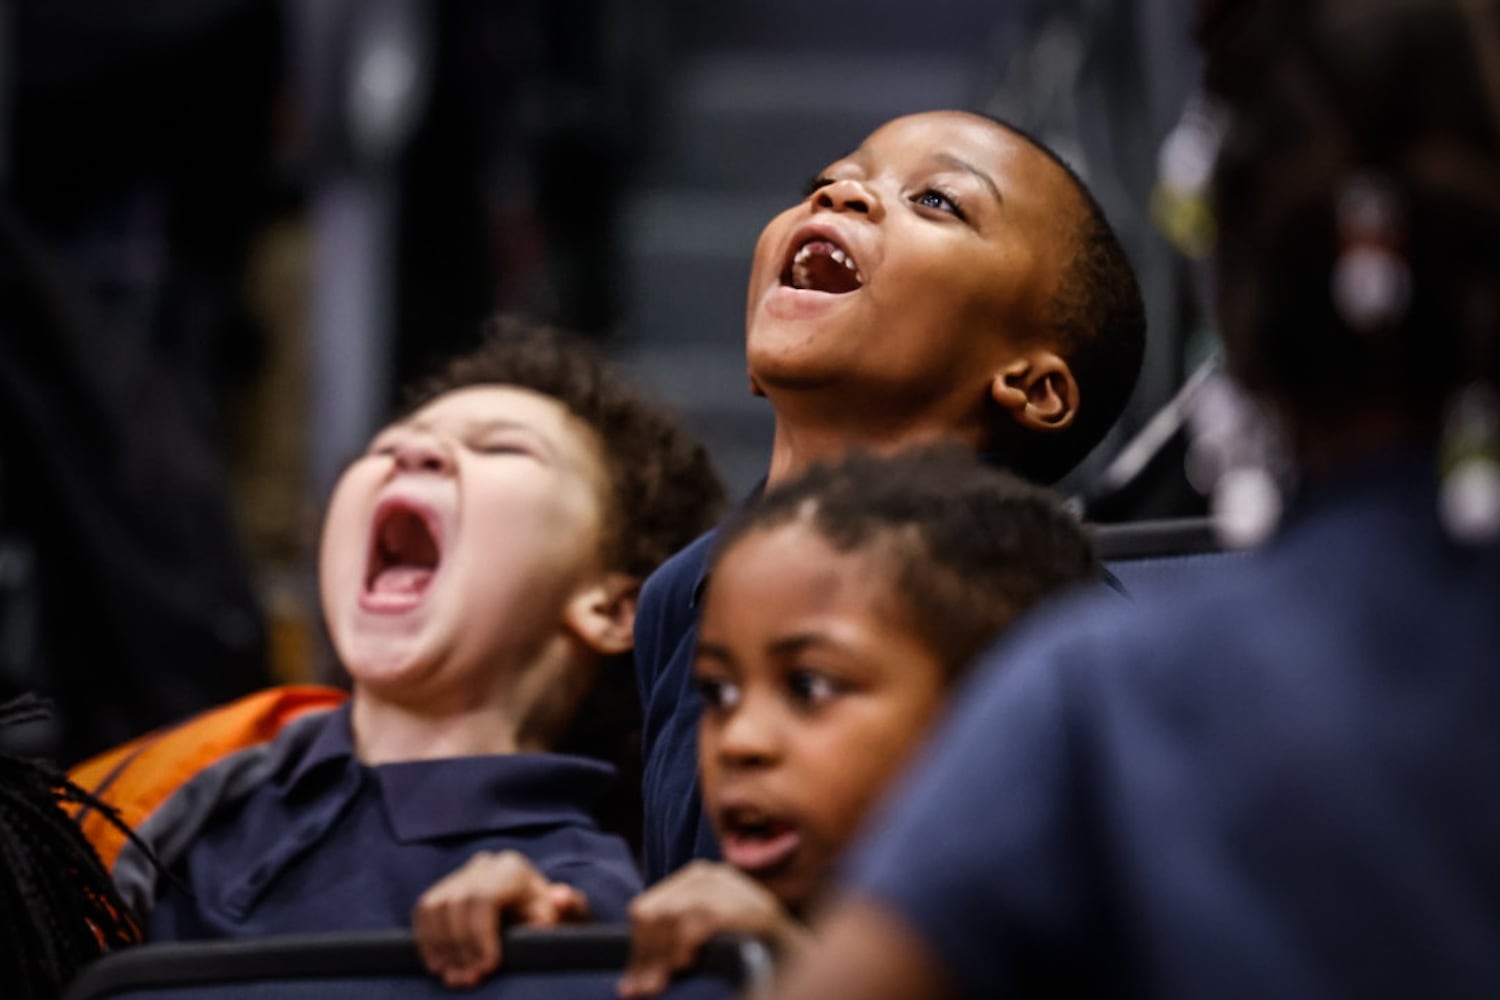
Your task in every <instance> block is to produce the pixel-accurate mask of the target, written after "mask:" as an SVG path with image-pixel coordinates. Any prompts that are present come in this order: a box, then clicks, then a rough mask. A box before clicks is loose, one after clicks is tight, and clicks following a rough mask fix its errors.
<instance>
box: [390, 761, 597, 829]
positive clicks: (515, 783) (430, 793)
mask: <svg viewBox="0 0 1500 1000" xmlns="http://www.w3.org/2000/svg"><path fill="white" fill-rule="evenodd" d="M370 772H371V773H372V774H373V775H374V777H375V780H376V783H377V784H378V786H379V789H380V793H381V799H382V801H383V804H384V809H385V813H386V817H387V819H388V820H389V821H390V824H391V829H392V831H394V833H395V835H396V839H397V840H398V841H400V842H402V843H407V842H410V841H415V840H432V839H436V838H439V837H451V836H461V835H465V834H474V833H479V832H484V831H499V830H512V829H520V828H524V827H530V828H535V827H556V826H584V827H588V828H595V827H597V826H598V824H597V822H596V821H595V819H594V809H595V807H596V805H597V804H598V803H599V802H600V800H601V799H602V798H603V797H604V794H605V793H606V792H607V791H608V790H609V788H610V786H611V785H612V784H613V782H614V780H615V769H614V768H613V767H611V766H610V765H608V764H605V763H602V762H600V761H596V760H592V759H589V758H587V757H573V756H569V755H566V754H550V753H518V754H486V755H482V756H475V757H450V758H446V759H443V760H418V761H406V762H402V763H395V764H381V765H379V766H377V767H373V768H371V769H370Z"/></svg>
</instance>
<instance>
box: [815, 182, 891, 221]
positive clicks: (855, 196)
mask: <svg viewBox="0 0 1500 1000" xmlns="http://www.w3.org/2000/svg"><path fill="white" fill-rule="evenodd" d="M813 205H814V207H816V208H823V209H828V210H829V211H833V212H858V213H860V214H861V215H867V216H869V217H870V221H872V222H879V221H880V220H881V219H882V218H883V217H884V216H885V206H884V205H882V204H881V202H880V196H879V195H877V194H876V193H875V190H874V189H873V188H870V187H867V186H866V185H865V184H863V183H861V182H860V181H857V180H855V179H854V178H852V177H842V178H840V179H839V180H836V181H834V182H833V183H832V184H825V185H823V186H822V187H820V188H818V190H817V191H816V192H815V193H814V194H813Z"/></svg>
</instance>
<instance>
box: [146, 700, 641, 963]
mask: <svg viewBox="0 0 1500 1000" xmlns="http://www.w3.org/2000/svg"><path fill="white" fill-rule="evenodd" d="M316 724H317V725H318V727H319V729H318V731H317V732H316V733H314V734H313V735H312V736H311V739H310V741H309V742H308V744H307V749H306V750H305V751H304V752H303V753H301V754H300V755H296V756H293V757H291V758H290V759H289V760H288V761H287V763H286V764H285V765H283V766H282V767H281V768H280V769H279V770H278V771H277V772H276V773H275V774H273V775H272V776H271V779H270V780H269V781H267V782H266V783H265V784H263V785H261V786H260V787H259V788H257V789H256V790H255V791H253V792H252V793H251V794H249V795H248V796H246V797H245V798H243V799H241V800H239V801H237V802H230V803H225V804H224V806H222V807H221V808H219V809H218V810H217V811H216V812H215V813H214V814H213V815H212V816H211V817H210V818H209V820H208V821H207V823H206V825H205V826H204V827H203V829H202V830H201V831H200V832H199V833H198V835H197V837H196V838H195V839H194V840H193V842H192V844H191V846H190V847H188V849H187V851H186V854H185V855H184V856H183V858H182V860H181V861H180V862H179V863H178V864H176V865H174V867H173V871H174V874H175V875H177V877H178V878H179V879H181V881H182V882H184V883H185V884H186V885H187V886H189V887H191V889H192V892H193V894H194V895H195V896H196V899H194V898H190V897H189V896H188V895H187V894H185V893H184V892H182V890H181V889H179V888H178V887H176V886H174V885H172V884H171V882H170V881H169V880H163V881H162V882H161V892H160V894H159V896H158V898H157V901H156V904H155V906H154V908H153V909H152V911H151V913H150V915H149V918H148V920H149V925H148V935H149V937H150V938H151V939H153V940H196V939H205V938H222V937H251V936H259V935H266V934H295V933H304V932H315V931H330V930H340V931H357V930H376V929H388V928H396V927H406V926H409V924H410V917H411V909H412V906H413V904H414V903H415V902H416V900H417V897H418V896H420V895H421V893H422V892H423V891H424V890H426V889H427V888H428V887H429V886H431V885H432V884H433V883H434V882H436V881H438V880H439V879H440V878H442V877H443V876H445V875H447V874H449V873H450V872H452V871H453V870H454V869H456V868H458V867H459V866H460V865H462V864H463V863H464V862H465V861H467V860H468V859H469V858H470V857H471V856H472V855H473V854H475V853H476V852H478V851H503V850H516V851H520V852H521V853H523V854H525V855H527V856H528V857H529V858H531V860H532V861H533V862H534V863H535V864H536V866H537V868H538V869H539V870H540V871H541V872H542V873H543V874H544V875H546V876H547V877H548V878H549V879H551V880H553V881H558V882H565V883H568V884H570V885H573V886H576V887H577V888H579V889H580V890H582V891H583V892H584V893H585V894H586V895H587V896H588V899H589V903H590V905H591V906H592V908H593V912H594V915H595V917H596V918H597V919H599V920H601V921H616V920H621V919H623V918H624V916H625V909H626V905H627V904H628V902H629V901H630V899H631V898H632V897H633V896H634V895H635V894H636V893H637V892H639V891H640V888H641V884H640V878H639V876H638V874H637V873H636V870H635V866H634V863H633V861H632V859H631V854H630V849H629V848H628V846H627V845H626V843H625V842H624V841H623V840H622V839H620V838H619V837H616V836H613V835H610V834H607V833H604V832H602V831H601V830H600V829H599V828H598V825H597V824H596V823H595V821H594V819H593V816H592V814H591V808H592V806H593V804H594V803H595V802H596V801H598V800H599V799H601V797H602V795H603V793H604V792H605V791H606V790H607V788H608V787H609V784H610V783H611V782H612V781H613V780H614V770H613V768H611V767H609V766H608V765H606V764H602V763H599V762H596V761H592V760H588V759H586V758H581V757H569V756H563V755H559V754H498V755H484V756H474V757H454V758H449V759H446V760H430V761H410V762H404V763H395V764H381V765H378V766H375V767H367V766H365V765H364V764H361V763H360V762H359V760H358V759H357V758H356V757H355V756H354V745H353V737H352V732H351V729H350V724H349V708H348V706H344V707H343V708H340V709H337V710H335V711H332V712H329V713H328V714H327V715H326V717H324V718H323V719H321V720H318V721H317V723H316Z"/></svg>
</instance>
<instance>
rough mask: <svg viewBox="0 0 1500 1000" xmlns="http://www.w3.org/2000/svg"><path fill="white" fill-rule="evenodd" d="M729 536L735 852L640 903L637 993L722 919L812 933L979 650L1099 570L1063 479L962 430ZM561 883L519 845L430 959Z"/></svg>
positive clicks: (708, 607) (455, 960)
mask: <svg viewBox="0 0 1500 1000" xmlns="http://www.w3.org/2000/svg"><path fill="white" fill-rule="evenodd" d="M721 537H722V539H723V541H722V544H721V547H720V549H719V551H718V554H717V556H716V558H715V560H714V566H713V572H712V576H711V578H710V581H711V582H710V583H709V585H708V590H707V593H706V595H705V603H704V608H703V626H702V631H701V633H700V636H699V641H698V649H697V654H696V657H695V660H694V668H693V671H694V677H695V680H696V683H697V686H698V688H699V690H700V691H701V692H702V695H703V699H704V702H705V709H704V713H703V718H702V722H701V724H700V769H701V774H702V782H703V790H704V803H705V806H706V810H707V814H708V817H709V819H710V821H711V822H712V823H713V826H714V832H715V834H716V835H717V836H718V838H719V841H720V843H721V844H722V845H723V847H724V855H725V859H726V860H725V863H722V864H718V863H709V862H698V863H696V864H694V865H692V866H690V867H688V868H686V869H684V870H683V871H681V872H679V873H677V874H676V875H674V876H672V877H670V878H668V879H667V880H665V881H664V882H662V883H660V884H658V885H657V886H655V887H654V888H653V889H651V890H650V891H648V892H647V893H646V894H644V895H643V896H641V897H639V898H638V899H637V900H636V901H635V903H634V904H632V906H631V909H630V916H631V922H632V925H633V938H634V954H633V959H632V964H631V967H630V969H629V970H628V971H627V973H626V976H625V978H624V980H623V981H622V983H621V991H622V993H623V994H625V995H627V996H645V995H649V994H652V993H656V992H658V991H660V990H661V989H662V988H663V987H665V985H666V983H667V981H668V980H669V978H670V977H671V975H672V973H673V972H674V971H676V970H678V969H680V968H683V967H684V966H686V965H688V964H690V963H691V962H692V960H693V957H694V955H695V954H696V952H697V950H698V948H699V946H700V945H701V944H702V943H703V942H704V941H705V940H706V939H707V938H708V937H709V936H711V935H713V934H715V933H718V932H720V931H730V930H738V931H744V932H748V933H754V934H759V935H762V936H765V937H767V938H769V939H771V940H772V941H773V942H774V943H776V944H777V945H778V946H780V947H781V948H782V949H783V950H793V949H795V947H796V945H797V943H798V942H799V941H800V939H801V937H802V924H801V921H802V919H803V917H804V915H805V914H806V912H807V909H808V907H809V905H810V904H811V903H812V902H813V901H814V900H815V899H816V898H817V896H818V894H819V892H820V891H821V889H822V887H823V885H824V884H825V882H826V880H827V878H828V875H829V871H830V868H831V866H832V864H833V861H834V859H835V858H836V857H837V855H838V853H839V852H840V850H841V849H842V847H843V845H844V844H845V843H846V842H847V841H848V840H849V838H850V837H851V836H852V835H853V833H854V830H855V829H856V827H857V826H858V824H859V822H860V820H861V819H862V818H863V816H864V815H865V813H866V812H867V810H868V809H869V807H870V805H871V804H872V803H873V802H874V801H875V799H876V798H877V797H878V796H879V795H880V793H881V792H882V790H883V789H884V788H885V787H886V786H887V785H888V784H889V783H890V781H891V780H892V778H893V777H894V776H895V775H896V773H897V772H898V771H899V770H900V768H901V766H902V764H903V763H904V762H905V761H906V760H907V759H908V757H910V755H911V754H912V753H913V751H914V750H915V749H916V748H917V746H918V745H919V744H920V743H921V741H922V738H923V736H924V734H925V733H926V731H927V729H928V727H929V725H930V724H931V722H932V720H933V719H934V718H935V717H936V716H937V714H938V713H939V712H940V711H941V710H942V707H943V705H944V703H945V702H946V700H947V697H948V691H949V689H950V687H951V685H952V684H953V683H954V681H955V679H956V678H957V677H958V676H959V675H960V674H961V673H962V671H963V669H964V667H965V666H966V664H967V663H968V662H969V661H970V659H972V658H973V656H974V655H975V654H976V653H977V652H979V650H980V649H982V648H983V647H984V645H985V644H987V643H988V642H989V641H990V640H992V639H993V638H994V637H995V636H996V635H997V634H998V633H999V632H1001V631H1003V630H1004V629H1005V628H1006V627H1007V626H1009V625H1010V623H1011V622H1012V621H1014V620H1015V619H1016V617H1018V616H1019V615H1021V614H1022V613H1024V612H1025V611H1026V610H1027V609H1029V608H1030V607H1031V606H1032V605H1033V604H1035V603H1036V602H1037V601H1039V600H1040V599H1042V598H1043V597H1045V596H1048V595H1051V594H1054V593H1056V592H1058V591H1060V590H1062V589H1063V588H1065V587H1067V586H1069V585H1072V584H1075V583H1079V582H1081V581H1084V580H1088V579H1090V578H1091V577H1093V576H1094V575H1095V573H1096V564H1095V562H1094V559H1093V556H1092V553H1091V551H1090V548H1089V544H1088V541H1087V539H1086V538H1085V537H1084V534H1083V532H1082V529H1081V528H1080V527H1079V525H1078V524H1077V523H1076V521H1075V520H1074V519H1073V518H1072V517H1071V516H1069V515H1068V514H1067V513H1065V512H1064V511H1063V510H1062V509H1061V507H1060V506H1059V504H1058V503H1057V501H1056V499H1055V497H1053V496H1052V494H1050V493H1048V492H1046V491H1044V490H1041V489H1040V488H1037V487H1031V486H1027V485H1025V484H1023V483H1021V482H1020V481H1018V480H1016V479H1014V478H1012V477H1010V476H1009V475H1006V474H1004V473H1000V472H997V471H994V470H988V469H985V468H983V467H981V466H978V465H976V464H975V462H974V460H973V457H972V456H971V455H969V454H968V453H967V452H966V451H965V450H964V449H963V448H961V447H957V446H953V447H938V448H928V449H924V450H921V451H917V452H911V453H906V454H902V455H899V456H896V457H893V458H877V457H874V456H871V455H865V454H859V455H855V456H853V457H851V458H848V459H846V460H844V461H843V462H840V463H838V464H835V465H819V466H815V467H814V468H813V469H812V470H810V471H809V472H807V473H805V474H804V475H802V476H800V477H797V478H796V479H794V480H792V481H790V482H788V483H786V484H784V485H783V486H781V487H779V488H777V489H775V490H773V491H772V492H770V493H769V494H767V495H766V496H765V497H764V498H762V499H761V500H760V501H759V502H758V503H756V504H754V505H753V506H751V507H750V508H749V509H748V510H746V511H745V512H743V513H742V514H741V515H740V516H739V517H738V518H737V519H735V520H734V521H733V522H731V524H730V525H728V526H727V527H726V528H725V530H724V532H723V534H722V536H721ZM553 891H554V890H551V889H550V888H549V887H548V886H547V885H546V880H543V879H541V878H539V877H537V876H536V874H535V873H534V872H529V871H527V870H526V866H524V865H522V864H521V863H520V860H519V859H518V858H516V857H515V856H513V855H512V856H498V857H497V856H487V857H479V858H476V859H474V860H473V861H472V862H471V863H470V864H469V865H468V866H467V867H466V868H465V869H463V870H460V871H459V872H458V873H456V874H455V875H454V876H453V877H451V878H450V879H447V880H445V881H444V882H443V883H440V884H439V885H438V886H436V887H434V888H433V889H432V890H431V891H430V892H428V893H427V894H426V895H425V896H424V897H423V898H422V900H421V901H420V902H419V904H418V907H417V910H416V913H415V918H414V923H415V927H416V933H417V936H418V940H419V943H420V944H421V946H422V949H423V953H424V955H425V956H426V957H427V960H428V963H429V966H430V967H431V968H432V969H433V970H434V971H435V972H437V973H440V974H442V975H443V977H444V978H445V979H446V980H447V981H448V982H449V983H450V984H453V985H458V984H468V983H473V982H475V981H477V979H478V978H479V977H480V976H482V975H483V974H485V973H487V972H489V971H490V970H492V969H493V968H494V966H495V964H496V962H497V961H498V957H499V956H498V948H497V946H496V939H495V934H494V930H493V928H494V923H495V919H494V916H493V915H494V914H496V913H498V912H505V911H508V912H510V913H513V914H515V915H517V916H519V917H520V918H521V919H523V920H531V921H532V922H536V921H537V918H538V914H539V913H540V915H541V918H542V922H546V921H547V920H549V919H551V918H552V917H553V916H554V913H553V912H552V911H553V910H554V909H555V906H554V904H553V903H552V902H551V899H552V896H551V895H549V893H551V892H553ZM478 913H484V914H485V916H484V919H483V922H482V923H481V922H479V921H476V920H475V919H474V915H475V914H478Z"/></svg>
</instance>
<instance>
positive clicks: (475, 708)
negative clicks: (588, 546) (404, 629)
mask: <svg viewBox="0 0 1500 1000" xmlns="http://www.w3.org/2000/svg"><path fill="white" fill-rule="evenodd" d="M593 673H594V672H593V670H592V669H591V668H590V666H589V665H587V664H583V663H580V662H578V657H577V654H576V651H575V648H574V643H573V642H571V641H570V638H569V637H568V636H565V635H559V636H556V637H555V638H554V639H553V641H551V642H550V643H548V645H547V648H546V649H544V650H542V651H541V652H540V653H539V654H538V655H537V656H536V657H533V658H531V659H530V660H529V662H527V663H526V664H524V665H520V666H519V667H518V668H515V669H511V668H505V667H496V668H495V669H494V671H493V672H492V673H491V674H490V676H491V677H493V678H495V681H494V683H492V684H491V685H490V686H489V687H488V688H486V689H483V690H477V691H460V692H452V691H445V692H442V693H440V694H438V693H434V692H433V691H432V689H430V688H426V689H421V690H417V691H409V690H405V689H403V690H400V691H392V692H386V691H381V690H377V689H374V688H371V687H369V686H366V685H360V684H356V685H355V688H354V697H353V706H352V709H351V713H352V714H351V717H350V723H351V725H352V727H353V729H354V750H355V755H356V756H357V757H358V758H359V759H360V761H361V762H362V763H364V764H368V765H372V766H373V765H376V764H392V763H397V762H400V761H415V760H438V759H441V758H446V757H474V756H482V755H487V754H509V753H537V752H542V751H546V750H550V749H551V748H552V746H553V743H554V741H555V740H556V739H557V738H558V736H559V734H560V733H561V732H562V730H563V729H564V728H565V727H566V725H567V722H568V720H570V719H571V718H572V714H573V712H574V710H575V709H576V708H577V704H578V701H579V699H580V698H581V694H580V692H579V690H578V689H579V687H580V685H581V683H582V679H583V678H592V677H593ZM437 674H438V676H441V671H438V672H437Z"/></svg>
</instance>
